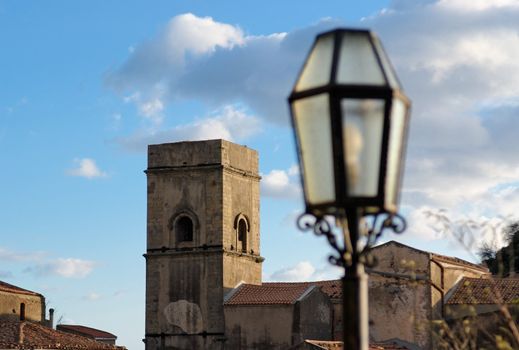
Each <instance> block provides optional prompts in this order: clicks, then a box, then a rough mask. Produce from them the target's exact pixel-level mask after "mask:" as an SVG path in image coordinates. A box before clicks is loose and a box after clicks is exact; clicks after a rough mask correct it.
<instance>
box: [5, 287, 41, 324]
mask: <svg viewBox="0 0 519 350" xmlns="http://www.w3.org/2000/svg"><path fill="white" fill-rule="evenodd" d="M0 320H3V321H15V320H28V321H34V322H44V321H45V297H44V296H43V295H41V294H39V293H36V292H32V291H30V290H27V289H23V288H20V287H17V286H13V285H12V284H9V283H6V282H2V281H0Z"/></svg>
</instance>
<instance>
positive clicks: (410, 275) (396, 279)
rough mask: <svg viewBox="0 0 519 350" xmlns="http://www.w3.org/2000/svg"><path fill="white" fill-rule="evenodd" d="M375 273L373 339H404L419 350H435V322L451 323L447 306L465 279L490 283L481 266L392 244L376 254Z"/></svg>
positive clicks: (372, 272)
mask: <svg viewBox="0 0 519 350" xmlns="http://www.w3.org/2000/svg"><path fill="white" fill-rule="evenodd" d="M373 254H374V255H375V257H376V258H377V260H378V263H377V265H376V267H375V268H374V269H372V270H368V273H369V311H370V315H369V318H370V324H371V325H370V337H372V338H373V339H375V340H378V341H380V340H385V339H390V338H395V337H396V338H398V339H400V340H404V341H406V342H407V343H408V344H414V345H415V346H417V347H418V348H419V349H431V348H434V344H433V337H432V334H431V321H432V320H441V319H444V317H445V304H446V301H447V299H448V297H449V296H450V293H451V291H452V290H454V288H455V287H457V286H458V285H459V283H460V282H461V281H462V280H463V278H467V277H470V278H477V279H481V278H483V279H487V278H489V277H490V272H489V271H488V269H487V268H485V267H482V266H481V265H477V264H472V263H470V262H468V261H465V260H462V259H458V258H454V257H449V256H444V255H439V254H434V253H431V252H426V251H423V250H419V249H416V248H413V247H409V246H406V245H404V244H401V243H398V242H395V241H390V242H388V243H385V244H382V245H379V246H377V247H375V248H373Z"/></svg>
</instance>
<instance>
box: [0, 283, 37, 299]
mask: <svg viewBox="0 0 519 350" xmlns="http://www.w3.org/2000/svg"><path fill="white" fill-rule="evenodd" d="M0 291H2V292H8V293H16V294H26V295H36V296H41V294H38V293H36V292H32V291H30V290H27V289H23V288H20V287H17V286H14V285H12V284H9V283H6V282H2V281H0Z"/></svg>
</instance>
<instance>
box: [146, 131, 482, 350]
mask: <svg viewBox="0 0 519 350" xmlns="http://www.w3.org/2000/svg"><path fill="white" fill-rule="evenodd" d="M146 174H147V187H148V209H147V210H148V213H147V250H146V253H145V254H144V256H145V258H146V330H145V339H144V342H145V344H146V349H147V350H158V349H160V350H172V349H238V350H239V349H243V350H245V349H288V348H291V347H297V346H298V344H301V346H302V347H301V348H304V347H305V346H306V347H308V346H314V345H315V344H314V345H312V343H311V342H308V341H307V340H309V339H310V340H312V341H317V343H319V341H332V342H333V341H334V340H339V339H340V336H341V334H342V303H341V300H342V299H341V298H342V290H341V284H340V281H318V282H303V283H263V282H262V279H261V263H262V261H263V258H262V257H261V255H260V236H259V224H260V223H259V181H260V177H259V174H258V155H257V153H256V152H255V151H254V150H251V149H249V148H247V147H243V146H239V145H236V144H233V143H230V142H227V141H224V140H209V141H197V142H178V143H170V144H162V145H150V146H149V147H148V168H147V170H146ZM372 251H373V254H374V255H375V256H376V257H377V258H378V265H377V266H376V268H374V269H372V270H370V271H368V272H369V274H370V280H369V302H370V308H369V310H370V315H369V316H370V324H371V325H370V337H371V340H372V341H373V342H374V344H375V343H377V342H378V343H379V344H383V343H385V344H387V341H390V343H394V342H397V343H399V344H403V345H402V346H403V347H401V348H408V349H431V348H432V347H433V341H432V336H431V332H430V321H431V320H434V319H440V318H442V317H443V316H444V304H445V300H446V299H447V296H448V293H449V291H450V290H451V289H452V288H453V287H454V286H456V285H457V283H459V281H460V280H461V279H462V278H463V277H471V278H485V277H488V276H489V272H488V270H487V269H486V268H483V267H481V266H479V265H476V264H471V263H469V262H466V261H463V260H461V259H457V258H451V257H446V256H442V255H438V254H433V253H430V252H425V251H421V250H418V249H414V248H412V247H408V246H405V245H403V244H400V243H397V242H388V243H386V244H382V245H380V246H378V247H375V248H374V249H373V250H372ZM323 344H324V343H323ZM327 344H328V345H329V346H332V343H327ZM334 344H335V345H337V343H334ZM328 345H327V346H328ZM335 345H333V346H335ZM377 346H382V348H384V347H383V346H384V345H377ZM391 346H393V348H397V347H396V345H394V344H393V345H391Z"/></svg>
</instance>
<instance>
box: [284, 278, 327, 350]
mask: <svg viewBox="0 0 519 350" xmlns="http://www.w3.org/2000/svg"><path fill="white" fill-rule="evenodd" d="M332 321H333V320H332V303H331V301H330V298H329V297H328V296H327V295H326V294H324V293H323V292H322V291H321V290H320V289H319V288H318V287H313V288H312V290H311V291H310V292H309V293H308V294H307V295H306V296H305V297H304V298H301V300H300V301H298V302H297V303H296V305H295V310H294V326H293V329H292V344H293V345H295V344H299V343H300V342H302V341H304V340H305V339H313V340H331V339H332Z"/></svg>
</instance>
